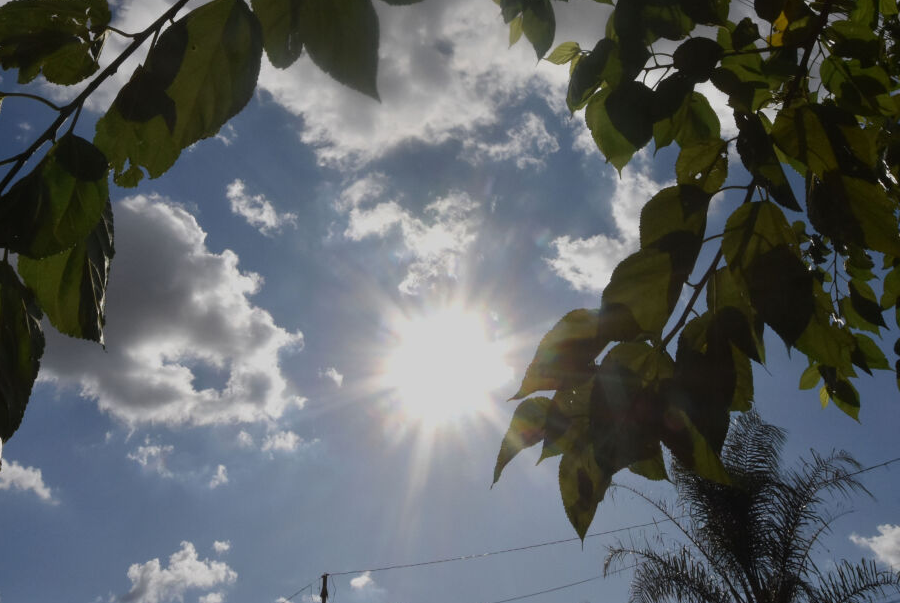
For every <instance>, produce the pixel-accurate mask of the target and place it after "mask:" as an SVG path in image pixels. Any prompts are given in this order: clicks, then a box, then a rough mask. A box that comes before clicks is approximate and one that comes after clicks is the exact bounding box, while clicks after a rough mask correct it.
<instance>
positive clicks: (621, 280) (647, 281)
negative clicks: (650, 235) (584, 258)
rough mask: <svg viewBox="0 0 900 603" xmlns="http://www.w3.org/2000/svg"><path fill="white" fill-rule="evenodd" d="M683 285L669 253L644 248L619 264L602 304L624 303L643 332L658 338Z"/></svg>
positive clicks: (604, 293)
mask: <svg viewBox="0 0 900 603" xmlns="http://www.w3.org/2000/svg"><path fill="white" fill-rule="evenodd" d="M681 285H683V280H682V281H681V282H679V279H677V278H675V275H674V274H673V271H672V261H671V258H670V256H669V254H668V253H665V252H662V251H658V250H656V249H641V250H640V251H637V252H635V253H633V254H631V255H630V256H628V257H627V258H625V259H624V260H622V261H621V262H619V265H618V266H616V269H615V270H614V271H613V273H612V277H611V278H610V281H609V284H608V285H607V286H606V288H605V289H604V290H603V305H604V306H611V305H618V306H624V307H625V308H627V309H628V310H629V313H630V316H631V317H633V320H634V321H635V322H636V323H637V325H638V326H639V328H640V333H641V334H644V335H646V336H650V337H656V338H659V337H660V335H661V332H662V329H663V327H664V326H665V325H666V322H668V320H669V315H670V314H671V312H672V308H673V306H674V303H675V302H676V301H677V300H678V294H679V292H680V291H681Z"/></svg>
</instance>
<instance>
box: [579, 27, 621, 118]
mask: <svg viewBox="0 0 900 603" xmlns="http://www.w3.org/2000/svg"><path fill="white" fill-rule="evenodd" d="M616 55H618V47H617V46H616V43H615V42H614V41H612V40H610V39H609V38H603V39H602V40H600V41H599V42H597V44H596V45H595V46H594V48H593V50H591V51H590V52H589V53H588V54H587V56H584V57H581V59H579V60H578V63H577V64H576V65H575V69H574V70H573V71H572V76H571V78H570V79H569V89H568V92H567V93H566V104H567V105H568V107H569V111H571V112H572V113H574V112H575V111H577V110H578V109H581V108H582V107H584V106H585V105H586V104H587V103H588V100H589V99H590V98H591V95H592V94H594V92H596V91H597V89H598V88H599V87H600V84H602V83H603V80H604V79H607V80H610V79H611V76H610V74H611V72H613V71H615V70H614V69H613V68H612V66H613V65H614V64H615V63H616V62H618V57H617V56H616ZM610 63H612V64H613V65H610ZM619 71H620V72H621V67H620V68H619ZM614 83H618V82H614Z"/></svg>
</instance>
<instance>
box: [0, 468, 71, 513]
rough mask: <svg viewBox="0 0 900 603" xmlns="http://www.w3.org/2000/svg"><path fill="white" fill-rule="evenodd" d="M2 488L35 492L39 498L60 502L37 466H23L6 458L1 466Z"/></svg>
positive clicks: (0, 484) (0, 486)
mask: <svg viewBox="0 0 900 603" xmlns="http://www.w3.org/2000/svg"><path fill="white" fill-rule="evenodd" d="M0 490H22V491H23V492H29V491H30V492H34V493H35V494H36V495H37V497H38V498H40V499H41V500H43V501H44V502H48V503H50V504H54V505H55V504H58V502H59V501H57V500H56V499H54V498H53V492H51V491H50V488H48V487H47V486H46V484H44V477H43V475H41V470H40V469H38V468H37V467H23V466H22V465H20V464H19V463H17V462H16V461H11V460H9V459H5V460H4V461H3V467H2V468H0Z"/></svg>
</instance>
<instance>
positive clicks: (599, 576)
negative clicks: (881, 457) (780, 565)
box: [491, 564, 892, 603]
mask: <svg viewBox="0 0 900 603" xmlns="http://www.w3.org/2000/svg"><path fill="white" fill-rule="evenodd" d="M636 567H637V565H636V564H635V565H629V566H628V567H620V568H619V569H617V570H613V571H611V572H607V573H606V576H613V575H615V574H621V573H622V572H625V571H628V570H630V569H634V568H636ZM603 577H605V576H604V575H598V576H593V577H591V578H585V579H584V580H579V581H577V582H569V583H568V584H562V585H560V586H554V587H553V588H548V589H545V590H539V591H537V592H533V593H528V594H526V595H517V596H515V597H510V598H509V599H501V600H500V601H491V603H509V602H510V601H519V600H520V599H527V598H529V597H536V596H538V595H546V594H547V593H553V592H556V591H558V590H563V589H566V588H572V587H573V586H578V585H580V584H587V583H588V582H593V581H595V580H599V579H600V578H603ZM888 603H892V602H888Z"/></svg>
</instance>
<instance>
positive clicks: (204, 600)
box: [199, 593, 225, 603]
mask: <svg viewBox="0 0 900 603" xmlns="http://www.w3.org/2000/svg"><path fill="white" fill-rule="evenodd" d="M224 600H225V595H224V594H222V593H209V594H207V595H203V596H202V597H200V599H199V603H222V602H223V601H224Z"/></svg>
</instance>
